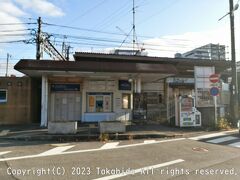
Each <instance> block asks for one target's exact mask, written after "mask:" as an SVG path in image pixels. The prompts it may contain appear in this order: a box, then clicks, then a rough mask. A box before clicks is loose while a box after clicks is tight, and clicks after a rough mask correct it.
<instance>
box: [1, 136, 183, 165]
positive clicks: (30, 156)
mask: <svg viewBox="0 0 240 180" xmlns="http://www.w3.org/2000/svg"><path fill="white" fill-rule="evenodd" d="M185 139H186V138H177V139H167V140H162V141H156V142H153V143H148V144H144V143H139V144H129V145H122V146H117V147H115V148H114V149H122V148H129V147H135V146H143V145H149V144H160V143H166V142H174V141H182V140H185ZM106 150H109V149H101V148H98V149H86V150H77V151H67V152H61V153H58V154H50V155H49V154H42V153H41V154H35V155H29V156H19V157H12V158H2V159H0V162H2V161H12V160H20V159H28V158H36V157H46V156H55V155H65V154H76V153H86V152H96V151H106Z"/></svg>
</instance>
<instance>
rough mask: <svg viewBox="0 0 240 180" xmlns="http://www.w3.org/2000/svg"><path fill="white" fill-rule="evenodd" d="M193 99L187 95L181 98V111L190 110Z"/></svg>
mask: <svg viewBox="0 0 240 180" xmlns="http://www.w3.org/2000/svg"><path fill="white" fill-rule="evenodd" d="M192 107H193V99H192V98H189V97H185V98H182V100H181V111H185V112H192Z"/></svg>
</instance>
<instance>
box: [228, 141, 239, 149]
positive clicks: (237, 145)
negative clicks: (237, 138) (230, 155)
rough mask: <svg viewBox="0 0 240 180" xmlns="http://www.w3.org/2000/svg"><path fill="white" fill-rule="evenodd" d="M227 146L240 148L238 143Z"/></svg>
mask: <svg viewBox="0 0 240 180" xmlns="http://www.w3.org/2000/svg"><path fill="white" fill-rule="evenodd" d="M229 146H232V147H238V148H240V142H237V143H232V144H229Z"/></svg>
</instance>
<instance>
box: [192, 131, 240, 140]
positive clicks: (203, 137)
mask: <svg viewBox="0 0 240 180" xmlns="http://www.w3.org/2000/svg"><path fill="white" fill-rule="evenodd" d="M233 132H237V130H232V131H224V132H219V133H212V134H207V135H202V136H196V137H191V138H188V139H191V140H196V141H198V140H202V139H208V138H213V137H217V136H224V135H227V133H233Z"/></svg>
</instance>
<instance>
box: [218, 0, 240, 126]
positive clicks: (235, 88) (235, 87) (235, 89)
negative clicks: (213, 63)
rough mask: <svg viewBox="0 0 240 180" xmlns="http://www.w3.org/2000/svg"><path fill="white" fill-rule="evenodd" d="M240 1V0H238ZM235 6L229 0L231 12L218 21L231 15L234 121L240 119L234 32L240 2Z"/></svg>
mask: <svg viewBox="0 0 240 180" xmlns="http://www.w3.org/2000/svg"><path fill="white" fill-rule="evenodd" d="M238 2H239V0H238ZM238 2H237V4H236V5H235V6H234V7H233V0H229V12H228V13H227V14H225V15H224V16H223V17H221V18H220V19H219V20H218V21H220V20H222V19H223V18H224V17H226V16H227V15H230V32H231V54H232V60H231V68H232V71H231V73H232V81H231V98H230V112H231V117H232V120H233V121H234V122H237V120H238V115H239V114H238V82H237V68H236V54H235V34H234V11H236V10H237V9H238V7H239V4H238Z"/></svg>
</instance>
